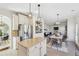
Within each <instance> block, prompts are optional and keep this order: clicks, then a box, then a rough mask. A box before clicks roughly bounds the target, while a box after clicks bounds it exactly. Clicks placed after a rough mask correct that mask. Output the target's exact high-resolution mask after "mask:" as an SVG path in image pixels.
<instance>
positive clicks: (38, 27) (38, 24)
mask: <svg viewBox="0 0 79 59" xmlns="http://www.w3.org/2000/svg"><path fill="white" fill-rule="evenodd" d="M35 32H36V33H42V22H41V21H35Z"/></svg>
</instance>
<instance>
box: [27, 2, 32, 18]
mask: <svg viewBox="0 0 79 59" xmlns="http://www.w3.org/2000/svg"><path fill="white" fill-rule="evenodd" d="M28 17H29V18H32V12H31V3H29V14H28Z"/></svg>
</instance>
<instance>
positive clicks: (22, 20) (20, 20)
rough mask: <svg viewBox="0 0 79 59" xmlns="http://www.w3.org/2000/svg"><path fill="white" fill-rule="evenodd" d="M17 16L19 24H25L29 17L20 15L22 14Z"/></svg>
mask: <svg viewBox="0 0 79 59" xmlns="http://www.w3.org/2000/svg"><path fill="white" fill-rule="evenodd" d="M18 16H19V24H27V25H28V22H29V19H28V18H27V16H25V15H22V14H18Z"/></svg>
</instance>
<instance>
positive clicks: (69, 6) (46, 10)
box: [0, 3, 79, 24]
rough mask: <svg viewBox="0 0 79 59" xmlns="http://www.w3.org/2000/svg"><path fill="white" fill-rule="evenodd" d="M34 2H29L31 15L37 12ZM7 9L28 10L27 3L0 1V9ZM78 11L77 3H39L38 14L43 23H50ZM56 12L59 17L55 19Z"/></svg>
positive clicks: (64, 18)
mask: <svg viewBox="0 0 79 59" xmlns="http://www.w3.org/2000/svg"><path fill="white" fill-rule="evenodd" d="M37 5H38V4H36V3H32V4H31V11H32V13H33V15H37V14H38V8H37ZM1 8H4V9H8V10H11V11H16V12H22V13H26V12H29V4H28V3H0V9H1ZM78 12H79V4H78V3H41V4H40V14H41V17H42V18H43V19H44V21H45V23H47V24H52V23H54V22H56V21H57V20H59V21H65V20H66V18H67V17H69V16H71V15H72V14H73V13H74V14H75V13H78ZM57 13H58V14H59V19H57Z"/></svg>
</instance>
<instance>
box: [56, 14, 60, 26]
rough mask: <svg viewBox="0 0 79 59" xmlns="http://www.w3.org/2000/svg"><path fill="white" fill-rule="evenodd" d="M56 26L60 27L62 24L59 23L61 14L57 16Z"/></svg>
mask: <svg viewBox="0 0 79 59" xmlns="http://www.w3.org/2000/svg"><path fill="white" fill-rule="evenodd" d="M56 24H57V25H59V24H60V22H59V14H57V21H56Z"/></svg>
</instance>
